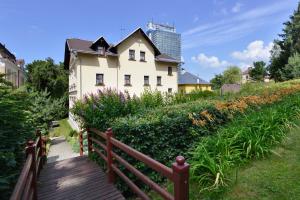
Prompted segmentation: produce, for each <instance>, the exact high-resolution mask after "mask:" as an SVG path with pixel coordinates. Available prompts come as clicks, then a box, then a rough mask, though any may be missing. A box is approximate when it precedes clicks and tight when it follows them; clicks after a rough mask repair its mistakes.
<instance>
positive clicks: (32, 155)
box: [10, 130, 46, 200]
mask: <svg viewBox="0 0 300 200" xmlns="http://www.w3.org/2000/svg"><path fill="white" fill-rule="evenodd" d="M36 135H37V138H36V140H35V141H33V140H29V141H28V142H27V145H26V160H25V163H24V166H23V168H22V171H21V174H20V176H19V179H18V181H17V184H16V185H15V188H14V190H13V193H12V195H11V197H10V200H19V199H25V200H27V199H28V200H29V199H30V200H31V199H34V200H36V199H37V189H36V182H37V176H38V175H39V173H40V170H41V169H42V165H43V163H44V162H45V155H46V152H45V150H46V147H45V146H46V145H45V142H46V139H45V137H42V136H41V132H40V131H39V130H38V131H37V132H36Z"/></svg>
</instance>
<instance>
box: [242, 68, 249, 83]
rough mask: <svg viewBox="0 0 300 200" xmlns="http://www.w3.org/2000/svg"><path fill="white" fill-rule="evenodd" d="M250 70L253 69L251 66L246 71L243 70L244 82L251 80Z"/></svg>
mask: <svg viewBox="0 0 300 200" xmlns="http://www.w3.org/2000/svg"><path fill="white" fill-rule="evenodd" d="M250 70H251V67H248V68H247V69H246V70H245V71H243V73H242V83H247V82H249V81H250V80H251V77H250V74H249V73H250Z"/></svg>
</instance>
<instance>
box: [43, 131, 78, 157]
mask: <svg viewBox="0 0 300 200" xmlns="http://www.w3.org/2000/svg"><path fill="white" fill-rule="evenodd" d="M77 156H79V153H74V152H73V150H72V147H71V145H70V144H69V143H68V142H67V141H66V139H65V138H64V137H63V136H60V137H54V138H52V139H51V146H50V150H49V153H48V156H47V157H48V158H47V163H52V162H55V161H59V160H65V159H68V158H74V157H77Z"/></svg>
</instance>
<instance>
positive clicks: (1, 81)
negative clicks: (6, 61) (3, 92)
mask: <svg viewBox="0 0 300 200" xmlns="http://www.w3.org/2000/svg"><path fill="white" fill-rule="evenodd" d="M12 87H13V84H12V83H11V82H9V81H7V80H6V79H5V74H2V73H0V89H7V88H12Z"/></svg>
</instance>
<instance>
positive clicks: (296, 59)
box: [284, 53, 300, 79]
mask: <svg viewBox="0 0 300 200" xmlns="http://www.w3.org/2000/svg"><path fill="white" fill-rule="evenodd" d="M284 71H285V74H286V78H287V79H294V78H299V77H300V54H299V53H295V54H294V55H293V56H291V57H289V60H288V63H287V64H286V65H285V69H284Z"/></svg>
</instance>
